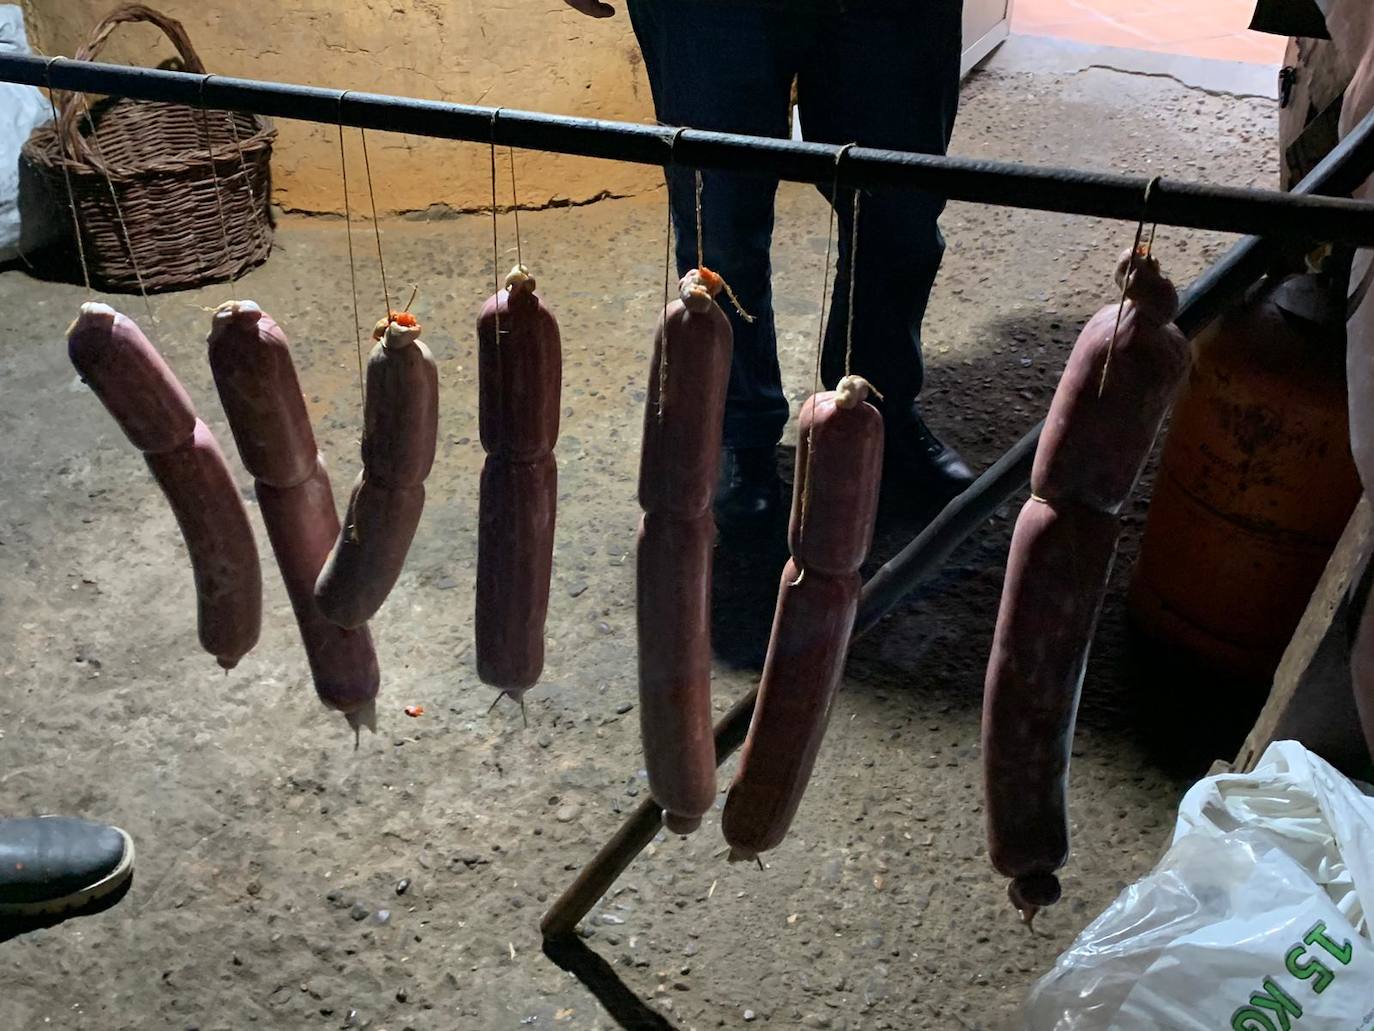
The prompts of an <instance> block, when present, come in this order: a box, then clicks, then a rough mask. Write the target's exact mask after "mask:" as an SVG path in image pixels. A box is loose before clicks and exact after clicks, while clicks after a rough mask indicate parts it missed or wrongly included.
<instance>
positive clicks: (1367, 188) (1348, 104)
mask: <svg viewBox="0 0 1374 1031" xmlns="http://www.w3.org/2000/svg"><path fill="white" fill-rule="evenodd" d="M1326 21H1327V28H1328V29H1330V32H1331V39H1332V42H1333V45H1334V46H1335V47H1336V48H1337V50H1338V51H1340V52H1341V53H1342V55H1343V58H1344V60H1345V61H1346V62H1347V63H1348V65H1349V66H1351V67H1353V68H1354V77H1353V78H1352V79H1351V82H1350V85H1349V86H1348V87H1347V88H1346V91H1345V100H1344V102H1343V103H1342V105H1341V117H1340V134H1341V136H1342V137H1344V136H1345V135H1347V134H1348V133H1349V132H1350V131H1351V130H1352V129H1354V128H1355V126H1357V125H1358V124H1359V123H1360V122H1361V121H1362V120H1363V119H1364V118H1365V116H1366V115H1368V114H1369V112H1370V111H1371V110H1374V7H1371V5H1369V4H1366V3H1358V2H1347V3H1336V4H1331V5H1330V10H1329V11H1328V13H1327V16H1326ZM1352 196H1354V197H1355V198H1356V199H1357V200H1371V199H1374V176H1371V177H1370V178H1368V179H1366V180H1365V181H1364V182H1363V183H1362V184H1361V185H1360V186H1358V187H1357V188H1356V189H1355V190H1354V192H1353V193H1352ZM1371 266H1374V249H1370V248H1367V247H1366V248H1363V249H1361V250H1359V251H1356V253H1355V261H1354V267H1353V268H1352V269H1351V273H1350V289H1351V294H1352V295H1354V293H1355V292H1356V290H1357V289H1359V287H1360V286H1361V285H1362V286H1364V287H1365V293H1364V297H1363V299H1362V300H1361V301H1360V303H1359V305H1358V307H1357V308H1356V309H1355V312H1354V313H1353V314H1352V315H1351V317H1350V320H1349V322H1347V324H1346V335H1347V346H1346V384H1347V389H1348V391H1349V397H1350V451H1351V453H1352V454H1353V455H1354V456H1355V465H1356V467H1357V468H1358V469H1359V472H1360V481H1361V482H1362V483H1363V484H1364V493H1365V496H1366V497H1367V498H1370V499H1371V500H1374V288H1370V287H1369V281H1370V279H1371V278H1374V268H1372V267H1371ZM1351 672H1352V678H1351V679H1352V681H1353V686H1354V690H1355V700H1356V703H1357V704H1358V706H1359V712H1360V722H1361V724H1362V725H1363V728H1364V738H1365V742H1366V743H1367V744H1368V746H1369V754H1370V756H1371V757H1374V592H1372V593H1371V594H1370V595H1369V599H1368V601H1367V602H1366V603H1365V608H1364V612H1363V613H1362V615H1361V622H1360V630H1359V633H1358V634H1357V636H1356V638H1355V646H1354V651H1353V653H1352V655H1351Z"/></svg>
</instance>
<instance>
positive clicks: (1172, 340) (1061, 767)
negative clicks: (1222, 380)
mask: <svg viewBox="0 0 1374 1031" xmlns="http://www.w3.org/2000/svg"><path fill="white" fill-rule="evenodd" d="M1127 276H1129V281H1128V282H1126V281H1125V277H1127ZM1116 277H1117V283H1118V285H1122V284H1123V282H1124V283H1125V286H1124V299H1123V301H1122V303H1121V304H1120V305H1118V304H1111V305H1107V306H1106V307H1104V308H1102V309H1101V310H1100V311H1099V312H1098V313H1097V314H1096V315H1094V316H1093V317H1092V319H1091V320H1090V321H1089V322H1088V324H1087V325H1086V326H1085V327H1084V328H1083V331H1082V332H1081V333H1080V334H1079V336H1078V340H1077V341H1076V342H1075V344H1074V347H1073V352H1072V353H1071V354H1070V356H1069V361H1068V364H1067V365H1066V366H1065V369H1064V375H1063V377H1062V378H1061V379H1060V381H1059V385H1058V387H1057V388H1056V389H1055V392H1054V399H1053V400H1052V401H1051V403H1050V411H1049V415H1048V416H1047V417H1046V419H1045V429H1044V432H1043V433H1042V434H1041V437H1040V444H1039V447H1038V448H1037V449H1036V452H1035V464H1034V467H1033V469H1032V471H1031V498H1030V500H1029V501H1027V502H1026V504H1025V506H1024V507H1023V508H1022V509H1021V514H1020V516H1019V517H1018V519H1017V521H1016V529H1015V531H1014V533H1013V536H1012V543H1011V553H1010V557H1009V559H1008V562H1007V576H1006V582H1005V584H1004V585H1003V588H1002V602H1001V607H1000V609H999V611H998V614H997V628H996V631H995V633H994V636H993V641H992V653H991V656H990V657H989V659H988V670H987V680H986V684H985V687H984V695H985V697H984V702H983V767H984V780H985V784H984V789H985V793H986V802H987V821H988V853H989V856H990V858H991V860H992V864H993V866H994V867H996V868H997V870H998V871H999V872H1000V873H1002V874H1004V875H1006V876H1007V877H1010V878H1012V881H1011V884H1010V886H1009V888H1008V892H1009V895H1010V897H1011V900H1012V903H1013V904H1014V905H1015V906H1016V908H1017V909H1018V910H1019V911H1020V912H1021V914H1022V917H1023V918H1024V919H1025V920H1026V921H1027V922H1028V923H1029V922H1030V921H1031V920H1032V919H1034V916H1035V914H1036V912H1037V911H1038V910H1039V909H1040V908H1042V907H1044V906H1049V905H1052V904H1053V903H1055V902H1057V901H1058V899H1059V891H1060V889H1059V881H1058V879H1057V878H1056V877H1055V875H1054V873H1055V871H1056V870H1058V869H1059V868H1060V867H1061V866H1063V865H1064V863H1065V862H1066V861H1067V859H1068V854H1069V827H1068V774H1069V756H1070V750H1071V747H1072V741H1073V728H1074V720H1075V717H1076V714H1077V712H1078V697H1079V689H1080V688H1081V686H1082V683H1083V672H1084V669H1085V668H1086V666H1087V660H1088V648H1089V646H1090V645H1091V643H1092V635H1093V629H1094V627H1095V626H1096V623H1097V616H1098V613H1099V611H1100V610H1101V608H1102V599H1103V596H1104V594H1105V592H1106V587H1107V577H1108V574H1109V573H1110V572H1111V565H1112V558H1113V556H1114V555H1115V553H1116V540H1117V535H1118V533H1119V532H1120V530H1119V517H1118V513H1119V512H1120V510H1121V506H1122V505H1123V504H1124V503H1125V501H1126V499H1127V497H1128V496H1129V495H1130V492H1131V489H1132V488H1133V487H1134V485H1135V481H1136V478H1137V477H1138V476H1139V475H1140V470H1141V468H1142V467H1143V466H1144V464H1145V460H1146V459H1147V458H1148V457H1149V454H1150V448H1151V447H1152V446H1153V444H1154V439H1155V436H1156V435H1157V434H1158V432H1159V426H1160V423H1161V422H1162V421H1163V419H1164V416H1165V413H1166V412H1167V411H1168V407H1169V403H1170V401H1171V400H1172V398H1173V396H1174V394H1175V393H1176V392H1177V390H1178V386H1179V383H1180V382H1181V380H1182V378H1183V374H1184V372H1185V370H1186V368H1187V364H1188V342H1187V340H1185V339H1184V337H1183V334H1182V333H1180V332H1179V331H1178V328H1177V327H1175V326H1174V325H1173V323H1172V322H1171V321H1170V320H1172V319H1173V317H1174V313H1175V312H1176V311H1177V310H1178V294H1177V292H1176V291H1175V290H1174V287H1173V284H1172V283H1170V282H1169V280H1167V279H1165V278H1164V276H1163V274H1162V273H1161V272H1160V268H1159V263H1158V262H1157V261H1156V260H1155V259H1154V258H1153V257H1151V256H1150V255H1149V252H1148V249H1147V248H1142V249H1141V250H1140V251H1139V252H1136V253H1132V252H1130V251H1128V252H1127V253H1126V254H1124V255H1123V256H1122V258H1121V260H1120V262H1119V263H1118V265H1117V271H1116Z"/></svg>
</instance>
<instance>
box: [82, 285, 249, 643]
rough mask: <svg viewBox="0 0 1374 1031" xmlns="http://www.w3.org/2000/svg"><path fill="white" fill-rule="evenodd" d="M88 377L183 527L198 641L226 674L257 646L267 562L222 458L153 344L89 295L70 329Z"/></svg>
mask: <svg viewBox="0 0 1374 1031" xmlns="http://www.w3.org/2000/svg"><path fill="white" fill-rule="evenodd" d="M67 354H68V356H69V357H70V358H71V362H72V364H73V365H74V366H75V367H76V371H77V372H78V373H79V374H80V375H81V379H82V381H83V382H85V383H86V384H87V385H88V386H90V388H91V389H92V390H93V391H94V392H95V395H96V397H98V398H100V401H101V403H102V404H104V405H105V408H106V410H108V411H109V413H110V414H111V415H112V416H114V418H115V421H116V422H117V423H119V427H120V429H122V430H123V431H124V434H125V436H127V437H128V438H129V440H130V441H131V442H132V443H133V445H134V446H135V447H137V448H138V449H139V450H140V451H142V452H143V457H144V459H145V460H146V461H147V463H148V468H149V470H151V471H152V474H153V477H154V478H155V479H156V480H157V483H158V486H159V487H161V488H162V492H163V494H164V495H166V497H167V501H168V504H170V505H171V506H172V512H173V514H174V515H175V516H176V519H177V525H178V526H179V527H180V528H181V535H182V539H183V540H185V542H186V550H187V553H188V554H189V555H190V559H191V570H192V572H193V574H194V576H195V582H196V602H197V623H198V625H199V632H200V643H201V646H202V647H203V648H204V649H205V650H206V651H207V652H209V653H210V654H211V655H213V656H215V658H216V660H217V661H218V662H219V664H220V665H221V666H222V667H223V668H224V669H226V670H229V669H233V668H234V666H235V665H236V664H237V663H238V661H239V659H241V658H243V656H244V655H246V654H247V653H248V651H249V650H250V649H251V648H252V647H253V645H255V644H256V643H257V640H258V632H259V630H260V628H261V625H262V568H261V566H260V564H259V560H258V549H257V545H256V544H255V543H254V541H253V529H252V526H251V525H250V524H249V522H248V511H247V509H246V508H245V507H244V504H243V498H242V497H240V496H239V492H238V488H237V487H236V486H235V485H234V480H233V477H232V476H231V475H230V473H229V467H228V466H227V465H226V464H225V461H224V455H223V453H222V452H221V451H220V448H219V444H218V443H217V442H216V440H215V437H214V434H212V433H211V432H210V430H209V428H208V427H207V426H206V425H205V423H203V422H201V421H200V420H199V419H197V418H196V413H195V410H194V409H193V408H192V407H191V399H190V397H189V396H188V395H187V393H186V390H185V388H184V387H182V385H181V383H180V382H179V381H178V380H177V378H176V376H175V375H174V374H173V372H172V370H171V369H170V368H168V367H167V363H166V362H165V361H164V360H163V358H162V355H160V354H159V353H158V351H157V349H156V348H155V347H153V345H152V344H151V343H149V342H148V338H147V337H145V336H144V335H143V333H142V331H141V330H140V329H139V328H138V326H137V325H136V324H135V323H134V321H133V320H132V319H130V318H129V317H128V316H126V315H121V314H120V313H119V312H116V311H115V310H114V309H113V308H111V307H110V306H109V305H108V304H100V303H97V302H94V301H88V302H87V303H85V304H83V305H82V306H81V312H80V314H79V315H78V316H77V319H76V321H75V322H73V323H72V325H71V326H70V328H69V329H68V330H67Z"/></svg>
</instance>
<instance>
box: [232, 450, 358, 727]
mask: <svg viewBox="0 0 1374 1031" xmlns="http://www.w3.org/2000/svg"><path fill="white" fill-rule="evenodd" d="M257 491H258V505H259V506H260V507H261V508H262V518H263V522H264V523H266V524H267V536H268V538H269V539H270V540H271V542H272V552H273V554H275V555H276V557H277V566H278V567H279V568H280V569H281V575H282V580H283V581H284V582H285V584H286V593H287V595H288V597H290V599H291V607H292V609H293V610H294V611H295V613H296V623H297V625H298V626H299V627H300V632H301V643H302V644H303V645H304V646H305V654H306V658H307V659H308V660H309V662H310V673H311V676H312V677H313V679H314V681H315V693H316V694H318V695H319V696H320V701H322V702H324V704H325V705H327V706H329V707H330V708H331V709H337V710H338V711H339V712H341V713H343V714H344V716H345V717H346V718H347V719H348V722H349V725H350V726H352V727H353V728H354V729H355V730H356V729H357V728H358V727H360V726H367V727H369V728H371V729H376V728H375V722H376V698H377V692H378V689H379V687H380V685H381V674H380V673H379V671H378V668H377V653H376V650H375V649H374V648H373V646H372V635H371V634H370V633H369V632H368V629H367V627H366V626H362V627H358V628H356V629H352V630H346V629H344V628H343V627H340V626H336V625H334V624H333V623H331V622H330V621H329V620H327V619H325V618H324V616H323V615H322V614H321V613H320V610H319V607H318V606H317V605H316V604H315V579H316V577H318V575H319V571H320V567H321V566H322V565H324V559H325V556H326V555H328V554H329V549H330V548H331V547H333V545H334V539H335V537H337V536H338V533H339V516H338V511H337V510H336V509H335V508H334V492H333V490H332V488H331V487H330V485H329V472H328V471H327V470H326V469H325V465H324V459H323V458H320V459H317V460H316V463H315V471H314V472H313V473H311V475H310V476H309V477H307V478H306V479H305V480H303V481H302V482H300V483H298V484H296V485H295V486H294V487H286V488H281V487H273V486H272V485H271V484H267V483H262V482H259V483H258V485H257Z"/></svg>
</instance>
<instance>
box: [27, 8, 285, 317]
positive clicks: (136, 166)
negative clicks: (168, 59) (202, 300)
mask: <svg viewBox="0 0 1374 1031" xmlns="http://www.w3.org/2000/svg"><path fill="white" fill-rule="evenodd" d="M140 21H146V22H150V23H152V24H153V25H156V26H157V27H158V28H160V29H161V30H162V31H163V32H164V33H166V34H167V37H168V38H169V39H170V40H171V41H172V43H173V44H174V45H175V46H176V48H177V50H178V52H179V53H180V54H181V61H182V65H183V68H184V70H185V71H188V72H193V73H196V74H202V75H203V74H204V73H205V66H204V65H203V64H202V63H201V60H200V57H199V56H197V54H196V52H195V49H194V48H193V47H192V46H191V41H190V40H189V39H188V38H187V36H186V32H185V30H184V29H183V28H182V27H181V23H180V22H177V21H175V20H173V19H171V18H168V17H167V16H166V15H164V14H161V13H159V12H157V11H154V10H152V9H151V8H149V7H145V6H143V5H142V4H126V5H124V6H122V7H119V8H117V9H116V10H115V11H114V12H112V13H111V14H110V15H109V17H107V18H106V19H105V20H104V21H102V22H101V23H100V24H99V25H97V26H96V28H95V31H94V32H93V33H92V34H91V38H90V41H89V42H88V43H87V44H86V45H85V46H84V47H82V48H81V49H80V50H79V51H78V52H77V55H76V58H77V60H79V61H93V60H95V58H96V57H97V55H98V54H99V53H100V51H101V49H102V48H103V47H104V45H105V42H106V41H107V40H108V39H109V37H110V34H111V33H112V32H113V31H114V29H115V28H116V26H118V25H120V24H122V23H124V22H140ZM276 134H277V133H276V130H275V129H274V128H272V126H271V125H270V124H269V123H268V122H267V121H266V120H265V119H262V118H258V117H256V116H253V115H246V114H236V113H230V112H227V111H202V110H200V109H195V108H190V107H185V106H182V105H178V104H164V103H153V102H149V101H136V100H127V99H124V98H109V99H107V100H104V101H101V102H99V103H96V104H91V105H90V107H89V108H88V107H87V106H86V104H85V103H84V102H83V100H82V98H81V97H80V96H79V95H77V94H66V95H63V96H62V97H61V99H60V101H59V103H58V116H57V121H56V123H49V124H48V125H45V126H43V127H42V128H40V129H38V130H36V131H35V132H34V133H33V135H32V136H30V137H29V140H28V142H27V143H25V144H24V149H23V157H24V160H25V161H26V162H27V163H28V165H29V166H30V171H31V173H32V174H33V176H34V177H35V178H36V179H37V180H38V181H39V182H40V183H41V184H42V187H43V188H44V189H45V190H46V191H47V192H48V194H49V195H50V197H51V198H52V199H53V200H55V201H56V203H57V210H59V211H63V213H64V214H67V213H68V212H67V211H66V209H67V203H66V201H67V199H68V194H67V190H68V185H67V183H68V178H70V183H71V187H70V189H71V199H72V200H73V201H74V203H75V207H76V212H77V219H78V223H79V225H80V232H81V240H82V243H83V244H84V248H85V255H86V262H87V265H88V267H89V269H90V275H91V279H92V281H93V282H95V283H97V284H98V285H100V286H102V287H104V288H106V289H112V290H137V289H139V288H140V286H141V288H142V289H144V290H147V291H149V292H152V291H156V290H175V289H182V288H187V287H192V286H198V285H200V284H202V283H210V282H215V281H217V280H224V279H231V278H233V277H235V276H237V275H239V274H240V273H242V272H244V271H245V270H246V269H249V268H251V267H253V266H254V265H257V264H260V263H261V262H263V261H264V260H266V258H267V255H268V254H269V253H270V252H271V250H272V213H271V207H270V200H271V170H270V163H271V156H272V141H273V139H274V138H275V137H276ZM64 168H65V172H66V174H65V175H64ZM116 202H117V203H116ZM140 278H141V280H142V282H141V284H140Z"/></svg>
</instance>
